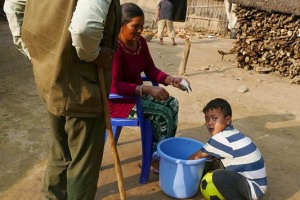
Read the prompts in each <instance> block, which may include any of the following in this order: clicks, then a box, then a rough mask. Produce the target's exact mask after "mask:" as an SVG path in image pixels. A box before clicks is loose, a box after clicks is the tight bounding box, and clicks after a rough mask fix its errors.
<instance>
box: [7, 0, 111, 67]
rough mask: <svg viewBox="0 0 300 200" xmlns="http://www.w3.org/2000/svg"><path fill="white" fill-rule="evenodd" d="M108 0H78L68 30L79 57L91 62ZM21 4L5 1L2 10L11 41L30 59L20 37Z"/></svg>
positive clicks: (19, 0) (22, 1)
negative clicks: (10, 33) (5, 17)
mask: <svg viewBox="0 0 300 200" xmlns="http://www.w3.org/2000/svg"><path fill="white" fill-rule="evenodd" d="M110 3H111V0H78V2H77V6H76V9H75V11H74V13H73V17H72V20H71V24H70V27H69V31H70V33H71V37H72V44H73V46H74V47H75V48H76V51H77V54H78V57H79V58H80V59H81V60H84V61H86V62H91V61H93V60H95V59H96V58H97V56H98V54H99V51H100V46H99V44H100V41H101V39H102V37H103V30H104V25H105V21H106V16H107V13H108V9H109V6H110ZM25 6H26V0H6V1H5V4H4V11H5V13H6V16H7V20H8V23H9V27H10V30H11V32H12V36H13V40H14V43H15V44H16V46H17V48H18V49H19V50H20V51H21V52H22V53H23V54H25V55H26V56H28V57H29V58H30V56H29V53H28V51H27V48H26V45H25V44H24V43H23V41H22V38H21V29H22V24H23V15H24V10H25ZM49 6H51V5H49Z"/></svg>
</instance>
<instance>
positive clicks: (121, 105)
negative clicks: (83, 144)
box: [109, 3, 182, 171]
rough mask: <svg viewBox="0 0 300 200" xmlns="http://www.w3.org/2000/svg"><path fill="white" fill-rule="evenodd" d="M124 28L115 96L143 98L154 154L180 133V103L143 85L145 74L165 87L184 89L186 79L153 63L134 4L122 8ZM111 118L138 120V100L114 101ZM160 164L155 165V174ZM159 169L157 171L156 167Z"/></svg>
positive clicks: (117, 59) (114, 76)
mask: <svg viewBox="0 0 300 200" xmlns="http://www.w3.org/2000/svg"><path fill="white" fill-rule="evenodd" d="M121 10H122V24H121V31H120V33H119V37H118V50H117V52H116V53H115V55H114V58H113V65H112V85H111V92H112V93H116V94H120V95H140V96H142V100H143V107H144V117H145V119H149V120H151V122H152V126H153V132H154V138H153V140H154V146H153V148H154V151H156V145H157V144H158V142H160V141H161V140H163V139H166V138H169V137H174V136H175V133H176V129H177V118H178V102H177V100H176V99H175V98H174V97H170V95H169V93H168V92H167V91H166V90H165V89H164V88H163V87H159V86H150V85H143V81H142V79H141V73H145V75H146V76H147V77H148V78H149V79H151V80H153V81H155V82H158V83H160V84H163V85H165V86H167V85H173V86H174V87H177V88H180V86H179V83H180V82H181V80H182V78H179V77H172V76H170V75H168V74H166V73H164V72H162V71H161V70H159V69H158V68H157V67H156V66H155V65H154V62H153V60H152V57H151V55H150V52H149V49H148V46H147V43H146V41H145V39H144V38H143V37H141V33H142V31H143V25H144V12H143V10H142V9H141V8H140V7H138V6H137V5H136V4H133V3H125V4H123V5H122V6H121ZM109 107H110V115H111V117H122V118H127V117H135V114H136V108H135V102H134V100H128V99H127V100H124V99H122V100H120V99H119V100H110V101H109ZM157 164H158V162H157V161H153V162H152V167H153V171H157V170H158V169H157V168H158V166H157ZM155 166H156V167H155Z"/></svg>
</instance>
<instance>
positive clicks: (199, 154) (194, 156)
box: [188, 150, 209, 160]
mask: <svg viewBox="0 0 300 200" xmlns="http://www.w3.org/2000/svg"><path fill="white" fill-rule="evenodd" d="M208 156H209V155H208V154H207V153H204V152H202V151H200V150H199V151H196V152H195V153H193V154H192V155H190V156H189V157H188V160H197V159H200V158H205V157H208Z"/></svg>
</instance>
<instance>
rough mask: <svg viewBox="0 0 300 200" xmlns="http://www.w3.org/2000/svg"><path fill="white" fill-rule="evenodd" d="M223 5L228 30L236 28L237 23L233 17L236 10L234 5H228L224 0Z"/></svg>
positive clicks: (226, 0)
mask: <svg viewBox="0 0 300 200" xmlns="http://www.w3.org/2000/svg"><path fill="white" fill-rule="evenodd" d="M224 3H225V9H226V15H227V20H228V29H229V30H232V29H233V28H236V22H237V18H236V16H235V13H234V12H233V11H234V10H235V9H236V4H233V3H230V2H228V0H224Z"/></svg>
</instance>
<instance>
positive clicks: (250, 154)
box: [200, 125, 267, 199]
mask: <svg viewBox="0 0 300 200" xmlns="http://www.w3.org/2000/svg"><path fill="white" fill-rule="evenodd" d="M200 150H201V151H203V152H205V153H207V154H209V155H212V156H215V157H217V158H221V160H222V163H223V165H224V168H225V169H226V170H230V171H234V172H237V173H240V174H241V175H243V176H244V177H245V178H246V179H247V181H248V183H249V186H250V190H251V196H252V198H253V199H258V198H260V197H261V196H263V194H264V193H265V192H266V190H267V175H266V168H265V162H264V159H263V157H262V155H261V153H260V151H259V150H258V148H257V147H256V145H255V144H254V143H253V142H252V141H251V139H250V138H248V137H246V136H245V135H244V134H243V133H241V132H239V131H238V130H237V129H235V128H233V126H232V125H229V126H227V127H226V129H225V130H224V131H222V132H220V133H218V134H216V135H214V136H212V137H211V138H210V139H209V140H208V142H207V143H206V144H205V145H204V146H203V147H202V148H201V149H200Z"/></svg>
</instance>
